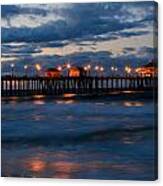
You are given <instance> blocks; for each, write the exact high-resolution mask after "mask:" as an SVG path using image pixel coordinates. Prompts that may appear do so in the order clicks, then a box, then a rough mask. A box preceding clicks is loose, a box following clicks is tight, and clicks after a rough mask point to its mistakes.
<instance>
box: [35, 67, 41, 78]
mask: <svg viewBox="0 0 163 186" xmlns="http://www.w3.org/2000/svg"><path fill="white" fill-rule="evenodd" d="M35 68H36V71H37V76H38V75H39V72H40V71H41V66H40V64H36V65H35Z"/></svg>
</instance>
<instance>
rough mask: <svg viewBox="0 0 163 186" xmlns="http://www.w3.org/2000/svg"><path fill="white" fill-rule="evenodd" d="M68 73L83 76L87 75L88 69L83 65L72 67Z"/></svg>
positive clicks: (70, 75) (72, 75) (71, 75)
mask: <svg viewBox="0 0 163 186" xmlns="http://www.w3.org/2000/svg"><path fill="white" fill-rule="evenodd" d="M68 74H69V77H83V76H86V71H85V70H84V68H83V67H71V68H70V69H69V72H68Z"/></svg>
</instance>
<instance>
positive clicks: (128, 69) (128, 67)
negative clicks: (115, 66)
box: [125, 66, 132, 76]
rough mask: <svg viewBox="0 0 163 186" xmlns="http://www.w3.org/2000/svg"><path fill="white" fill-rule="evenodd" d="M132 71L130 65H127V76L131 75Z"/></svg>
mask: <svg viewBox="0 0 163 186" xmlns="http://www.w3.org/2000/svg"><path fill="white" fill-rule="evenodd" d="M131 71H132V69H131V67H130V66H125V72H126V76H127V75H130V74H131Z"/></svg>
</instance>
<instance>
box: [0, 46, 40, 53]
mask: <svg viewBox="0 0 163 186" xmlns="http://www.w3.org/2000/svg"><path fill="white" fill-rule="evenodd" d="M1 52H2V56H7V55H8V54H10V55H13V53H14V54H15V55H19V54H22V55H23V54H24V55H25V54H27V55H29V54H32V53H40V52H41V49H40V47H39V46H36V45H34V44H28V45H26V44H23V45H17V46H13V45H9V44H7V45H5V44H4V45H3V44H2V46H1Z"/></svg>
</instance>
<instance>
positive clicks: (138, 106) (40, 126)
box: [1, 92, 157, 180]
mask: <svg viewBox="0 0 163 186" xmlns="http://www.w3.org/2000/svg"><path fill="white" fill-rule="evenodd" d="M155 117H156V113H155V104H154V102H153V99H152V98H151V97H150V96H148V94H145V93H142V94H137V93H135V92H126V93H124V94H123V95H118V96H117V94H115V95H114V94H113V95H105V96H94V97H90V96H84V97H77V96H76V95H73V94H65V95H64V96H63V97H50V98H47V97H43V96H35V97H33V98H32V99H31V98H25V99H24V98H18V97H13V98H12V99H7V100H3V99H2V127H1V131H2V171H1V172H2V176H5V177H8V176H9V177H10V176H13V177H46V178H71V179H112V180H117V179H122V180H154V179H156V177H157V152H156V151H157V145H156V130H157V126H156V122H155V119H156V118H155Z"/></svg>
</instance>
